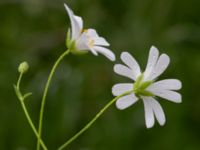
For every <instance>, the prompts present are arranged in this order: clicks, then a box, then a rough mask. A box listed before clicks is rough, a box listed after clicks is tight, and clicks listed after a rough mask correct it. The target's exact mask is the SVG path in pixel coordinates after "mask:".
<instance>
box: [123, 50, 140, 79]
mask: <svg viewBox="0 0 200 150" xmlns="http://www.w3.org/2000/svg"><path fill="white" fill-rule="evenodd" d="M121 60H122V61H123V62H124V63H125V64H126V65H127V66H128V67H129V68H131V69H132V70H133V75H134V78H135V80H136V78H137V77H138V76H139V75H140V74H141V71H140V66H139V65H138V63H137V61H136V60H135V59H134V58H133V57H132V56H131V55H130V54H129V53H128V52H123V53H122V54H121Z"/></svg>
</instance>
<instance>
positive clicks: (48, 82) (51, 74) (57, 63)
mask: <svg viewBox="0 0 200 150" xmlns="http://www.w3.org/2000/svg"><path fill="white" fill-rule="evenodd" d="M69 52H70V50H69V49H68V50H67V51H65V52H64V53H63V54H62V55H60V57H59V58H58V59H57V60H56V62H55V64H54V65H53V68H52V69H51V72H50V74H49V77H48V80H47V83H46V85H45V89H44V93H43V97H42V103H41V108H40V118H39V128H38V134H39V138H38V142H37V150H40V142H39V139H40V137H41V135H42V124H43V116H44V106H45V102H46V97H47V93H48V90H49V85H50V83H51V79H52V77H53V75H54V73H55V70H56V68H57V66H58V65H59V63H60V62H61V60H62V59H63V58H64V57H65V56H66V55H67V54H69Z"/></svg>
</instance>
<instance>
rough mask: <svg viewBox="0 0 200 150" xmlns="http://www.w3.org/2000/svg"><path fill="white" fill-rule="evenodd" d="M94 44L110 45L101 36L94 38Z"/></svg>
mask: <svg viewBox="0 0 200 150" xmlns="http://www.w3.org/2000/svg"><path fill="white" fill-rule="evenodd" d="M94 45H97V46H98V45H99V46H110V44H109V43H108V42H107V41H106V40H105V39H104V38H102V37H98V38H94Z"/></svg>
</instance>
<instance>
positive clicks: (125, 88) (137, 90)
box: [112, 46, 182, 128]
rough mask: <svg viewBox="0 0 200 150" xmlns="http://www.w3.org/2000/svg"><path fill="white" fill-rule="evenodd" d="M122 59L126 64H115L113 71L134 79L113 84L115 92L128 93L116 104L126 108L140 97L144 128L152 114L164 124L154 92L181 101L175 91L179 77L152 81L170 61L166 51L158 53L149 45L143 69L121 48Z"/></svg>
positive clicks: (178, 85)
mask: <svg viewBox="0 0 200 150" xmlns="http://www.w3.org/2000/svg"><path fill="white" fill-rule="evenodd" d="M121 60H122V61H123V63H125V65H122V64H116V65H115V66H114V71H115V73H117V74H119V75H122V76H125V77H128V78H130V79H132V80H133V81H134V83H120V84H115V85H114V86H113V87H112V93H113V95H114V96H119V95H121V94H123V93H128V94H126V95H125V96H122V97H120V98H119V99H118V100H117V101H116V106H117V108H118V109H121V110H122V109H125V108H127V107H129V106H131V105H133V104H134V103H136V102H137V101H138V100H140V99H142V100H143V103H144V110H145V122H146V126H147V128H151V127H153V125H154V122H155V118H156V119H157V120H158V123H159V124H160V125H164V124H165V122H166V119H165V114H164V111H163V109H162V107H161V105H160V104H159V102H158V101H157V100H156V96H158V97H161V98H164V99H166V100H169V101H172V102H175V103H180V102H181V101H182V100H181V95H180V94H179V93H177V92H176V91H175V90H179V89H181V87H182V84H181V82H180V81H179V80H177V79H165V80H161V81H155V80H156V79H157V77H158V76H160V75H161V74H162V73H163V72H164V71H165V70H166V68H167V67H168V65H169V62H170V59H169V57H168V55H166V54H162V55H160V56H159V51H158V49H157V48H156V47H154V46H152V47H151V49H150V52H149V58H148V63H147V66H146V69H145V71H144V72H142V71H141V69H140V66H139V65H138V63H137V61H136V60H135V59H134V58H133V57H132V56H131V55H130V54H129V53H128V52H122V54H121Z"/></svg>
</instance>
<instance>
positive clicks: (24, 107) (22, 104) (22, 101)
mask: <svg viewBox="0 0 200 150" xmlns="http://www.w3.org/2000/svg"><path fill="white" fill-rule="evenodd" d="M22 76H23V73H20V76H19V78H18V81H17V86H16V94H17V97H18V99H19V100H20V103H21V106H22V109H23V111H24V113H25V116H26V118H27V121H28V123H29V125H30V127H31V128H32V130H33V132H34V134H35V135H36V137H37V139H39V142H40V144H41V145H42V148H43V149H44V150H47V147H46V145H45V144H44V142H43V141H42V139H41V138H40V137H39V135H38V133H37V130H36V128H35V126H34V124H33V121H32V119H31V117H30V115H29V113H28V110H27V108H26V105H25V104H24V99H25V98H24V96H22V94H21V92H20V83H21V79H22Z"/></svg>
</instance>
